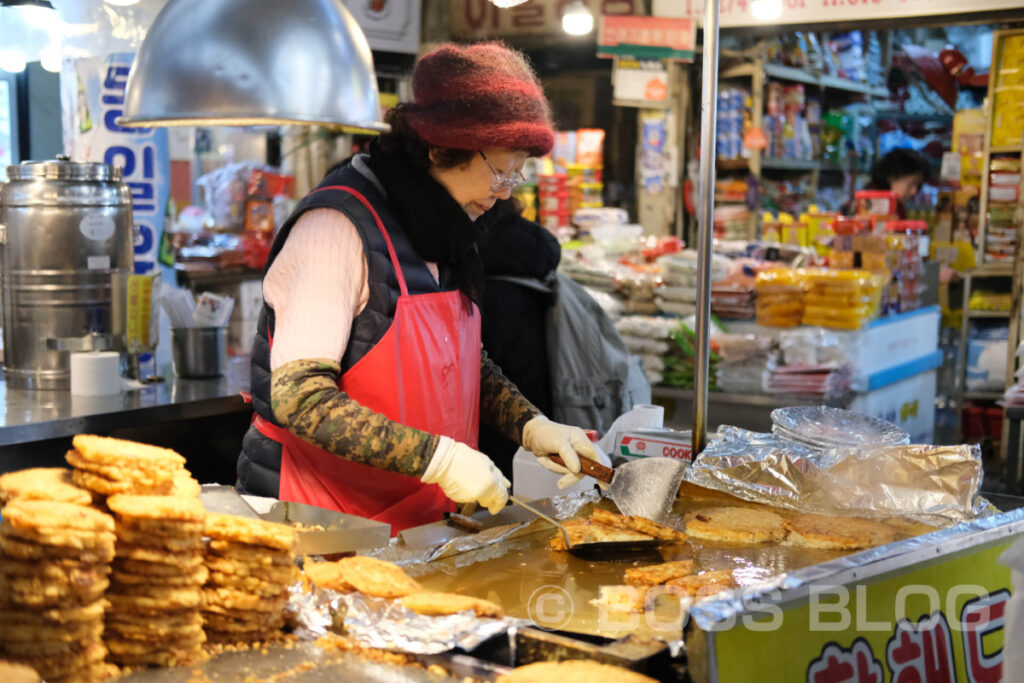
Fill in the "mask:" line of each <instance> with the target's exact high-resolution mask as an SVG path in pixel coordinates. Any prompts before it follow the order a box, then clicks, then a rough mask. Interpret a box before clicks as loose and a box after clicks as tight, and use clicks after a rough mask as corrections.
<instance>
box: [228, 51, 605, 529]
mask: <svg viewBox="0 0 1024 683" xmlns="http://www.w3.org/2000/svg"><path fill="white" fill-rule="evenodd" d="M412 86H413V95H414V100H413V101H412V102H411V103H403V104H400V105H398V106H397V107H395V108H393V109H392V110H391V111H390V112H388V114H387V116H386V121H387V122H388V123H389V124H390V126H391V131H390V132H389V133H386V134H383V135H381V136H380V138H379V139H378V140H376V141H374V142H373V143H372V144H371V146H370V151H369V153H368V154H362V155H356V156H355V157H353V159H352V161H351V163H349V164H347V165H345V166H343V167H341V168H339V169H337V170H335V171H333V172H332V173H330V174H329V175H328V176H327V177H326V178H325V179H324V180H323V181H322V182H321V184H320V186H319V187H318V188H316V189H315V190H313V191H312V192H310V193H309V194H308V195H307V196H306V197H305V198H304V199H303V200H302V201H301V202H300V203H299V205H298V206H297V207H296V209H295V211H294V212H293V213H292V215H291V216H290V217H289V218H288V220H287V221H286V222H285V223H284V225H283V226H282V228H281V230H280V231H279V232H278V235H277V237H276V238H275V241H274V245H273V247H272V249H271V252H270V257H269V259H268V261H267V266H266V270H265V272H264V278H263V298H264V306H263V310H262V312H261V314H260V321H259V325H258V330H257V335H256V340H255V344H254V348H253V355H252V395H253V404H254V409H255V412H256V414H255V416H254V419H253V424H252V426H251V427H250V428H249V430H248V431H247V433H246V435H245V437H244V439H243V442H242V453H241V454H240V456H239V459H238V481H237V484H236V486H237V488H238V489H239V490H241V491H242V492H245V493H253V494H259V495H264V496H273V497H277V498H279V499H281V500H290V501H296V502H301V503H307V504H311V505H316V506H318V507H323V508H328V509H334V510H339V511H341V512H345V513H349V514H354V515H359V516H361V517H367V518H370V519H376V520H380V521H383V522H387V523H389V524H391V527H392V532H393V533H398V532H399V531H401V530H402V529H405V528H408V527H411V526H417V525H420V524H426V523H429V522H434V521H438V520H440V519H441V518H442V517H443V514H444V513H445V512H448V511H452V510H454V509H455V503H464V502H477V503H479V504H480V505H482V506H484V507H486V508H488V509H489V510H490V511H491V512H492V513H495V512H497V511H499V510H500V509H501V508H502V507H503V506H504V505H505V502H506V501H507V498H508V486H509V482H508V480H507V479H505V477H504V476H502V474H501V472H500V471H499V469H498V468H497V467H496V466H495V465H494V463H493V462H492V461H491V459H490V458H488V457H487V456H486V455H484V454H483V453H481V452H480V451H479V450H477V448H476V445H477V430H478V426H479V422H480V421H483V422H484V423H486V424H488V425H490V426H492V427H493V428H494V429H496V430H497V431H498V432H500V433H501V434H503V435H504V436H505V437H506V438H508V439H510V440H512V441H514V442H516V443H520V444H522V445H523V446H524V447H525V448H526V449H528V450H530V451H532V452H533V453H534V454H536V455H537V456H538V457H539V458H540V460H541V463H542V464H543V465H544V467H546V468H548V469H550V470H552V471H554V472H556V473H559V474H562V475H563V479H568V480H571V479H576V478H579V477H581V476H582V475H580V474H579V470H580V463H579V458H580V457H585V458H592V459H596V458H597V454H596V452H595V450H594V447H593V444H591V443H590V441H589V439H587V437H586V434H585V433H584V432H583V431H582V430H581V429H579V428H577V427H571V426H567V425H562V424H558V423H555V422H552V421H550V420H548V419H547V418H546V417H544V415H543V413H542V411H541V410H539V409H538V408H537V407H536V406H535V405H533V404H532V403H531V402H530V401H529V400H527V399H526V397H524V396H523V394H522V393H521V392H520V391H519V390H518V389H517V388H516V387H515V385H514V384H513V383H512V382H510V381H509V380H508V379H507V378H506V377H505V376H504V374H503V373H502V372H501V370H500V369H499V368H498V367H497V366H496V365H495V364H494V363H493V362H492V361H491V360H490V359H489V358H488V356H487V354H486V353H484V352H483V351H482V349H481V341H480V337H481V333H480V312H479V309H478V306H479V305H480V304H481V302H482V301H483V299H482V295H483V290H484V269H483V266H482V264H481V261H480V256H479V253H478V251H477V248H476V241H477V239H478V237H479V236H480V232H481V228H480V226H479V225H478V223H477V221H478V219H481V217H484V216H487V215H488V214H489V213H490V212H491V211H492V209H493V207H494V206H495V203H496V202H497V201H498V200H499V199H507V198H508V197H509V196H510V193H511V190H512V188H513V187H515V186H516V185H518V184H519V183H520V182H522V175H521V174H520V169H521V168H522V166H523V163H524V162H525V161H526V159H527V157H528V156H530V155H535V156H536V155H542V154H546V153H547V152H549V151H550V150H551V148H552V146H553V144H554V130H553V128H552V123H551V115H550V108H549V106H548V102H547V100H546V99H545V97H544V93H543V89H542V88H541V85H540V82H539V81H538V79H537V76H536V75H535V74H534V72H533V70H532V69H531V68H530V66H529V65H528V64H527V63H526V61H525V60H524V58H523V57H522V55H521V54H519V53H518V52H515V51H513V50H510V49H508V48H506V47H505V46H503V45H501V44H498V43H481V44H476V45H468V46H459V45H455V44H445V45H442V46H441V47H439V48H437V49H436V50H434V51H432V52H430V53H428V54H426V55H424V56H422V57H421V58H420V59H419V60H417V63H416V65H415V67H414V70H413V76H412ZM551 454H558V455H560V456H561V458H562V459H563V460H564V462H565V466H564V467H563V466H561V465H558V464H556V463H554V462H552V461H551V460H550V459H548V458H547V457H545V456H548V455H551Z"/></svg>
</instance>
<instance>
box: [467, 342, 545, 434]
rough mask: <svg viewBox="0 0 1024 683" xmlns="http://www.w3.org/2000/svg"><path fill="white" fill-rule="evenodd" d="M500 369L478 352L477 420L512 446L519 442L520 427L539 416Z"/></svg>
mask: <svg viewBox="0 0 1024 683" xmlns="http://www.w3.org/2000/svg"><path fill="white" fill-rule="evenodd" d="M540 414H541V412H540V410H538V409H537V406H535V405H533V404H532V403H530V401H528V400H527V398H526V397H525V396H523V395H522V394H521V393H520V392H519V389H517V388H516V385H515V384H513V383H512V382H511V381H509V379H508V377H506V376H505V375H504V374H503V373H502V372H501V368H499V367H498V366H497V365H495V364H494V362H493V361H492V360H491V359H490V358H489V357H488V356H487V352H486V351H484V350H483V349H481V350H480V419H481V420H482V421H483V423H484V424H486V425H488V426H489V427H493V428H494V429H496V430H498V431H499V432H501V434H502V435H504V436H505V437H506V438H507V439H509V440H511V441H514V442H515V443H522V442H523V426H524V425H526V423H527V422H529V421H530V420H532V419H533V418H535V417H537V416H538V415H540Z"/></svg>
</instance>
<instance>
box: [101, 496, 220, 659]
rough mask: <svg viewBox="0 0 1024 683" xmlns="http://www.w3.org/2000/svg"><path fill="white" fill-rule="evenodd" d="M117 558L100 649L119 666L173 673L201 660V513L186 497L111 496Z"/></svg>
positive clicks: (109, 503) (203, 573) (193, 500)
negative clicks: (175, 668) (165, 668)
mask: <svg viewBox="0 0 1024 683" xmlns="http://www.w3.org/2000/svg"><path fill="white" fill-rule="evenodd" d="M107 506H108V507H109V508H110V511H111V512H112V513H113V515H114V517H115V524H114V528H115V532H116V534H117V555H116V557H115V558H114V563H113V573H112V575H111V583H110V588H109V589H108V591H107V596H106V597H107V600H108V601H110V604H111V609H110V611H109V612H108V613H107V617H106V632H105V634H104V641H105V644H106V646H107V649H108V650H109V651H110V655H109V658H110V660H111V661H113V662H116V663H118V664H121V665H124V666H143V665H156V666H175V665H180V664H188V663H191V662H194V661H197V660H199V659H201V657H202V654H203V643H205V642H206V637H205V634H204V632H203V618H202V614H201V612H200V609H201V606H202V599H203V595H202V587H203V584H204V583H205V582H206V578H207V571H206V567H205V566H204V565H203V528H204V519H205V517H206V510H205V509H204V508H203V505H202V503H200V502H199V499H198V498H195V497H190V496H169V495H168V496H145V495H131V494H117V495H113V496H111V497H110V498H108V499H107Z"/></svg>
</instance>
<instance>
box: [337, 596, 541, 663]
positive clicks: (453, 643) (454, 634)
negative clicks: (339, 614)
mask: <svg viewBox="0 0 1024 683" xmlns="http://www.w3.org/2000/svg"><path fill="white" fill-rule="evenodd" d="M341 600H342V602H343V603H344V605H345V606H346V608H347V612H346V614H345V622H344V623H345V635H347V636H349V637H350V638H352V639H353V640H355V641H356V642H358V643H359V644H360V645H363V646H365V647H374V648H379V649H384V650H399V651H401V652H409V653H412V654H419V655H433V654H439V653H441V652H448V651H450V650H454V649H456V648H461V649H463V650H465V651H467V652H468V651H470V650H472V649H474V648H475V647H476V646H478V645H479V644H480V643H482V642H484V641H485V640H488V639H490V638H493V637H494V636H498V635H501V634H502V633H506V632H507V631H508V630H509V629H510V628H512V627H515V626H521V625H528V624H529V622H527V621H524V620H521V619H484V618H480V617H478V616H476V614H474V613H473V612H469V611H466V612H459V613H458V614H449V615H446V616H437V617H428V616H424V615H422V614H415V613H414V612H412V611H410V610H408V609H406V608H405V607H403V606H402V604H401V603H400V602H399V601H397V600H384V599H382V598H371V597H367V596H365V595H363V594H361V593H346V594H342V595H341Z"/></svg>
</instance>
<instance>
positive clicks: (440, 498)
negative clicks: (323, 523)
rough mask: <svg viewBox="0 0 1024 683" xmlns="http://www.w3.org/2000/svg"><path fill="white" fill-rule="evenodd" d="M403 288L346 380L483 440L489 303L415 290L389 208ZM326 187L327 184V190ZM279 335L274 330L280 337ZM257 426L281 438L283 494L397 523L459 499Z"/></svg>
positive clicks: (405, 412) (462, 436)
mask: <svg viewBox="0 0 1024 683" xmlns="http://www.w3.org/2000/svg"><path fill="white" fill-rule="evenodd" d="M320 189H322V190H342V191H345V192H348V193H349V194H351V195H352V196H354V197H355V198H356V199H358V200H359V201H360V202H362V203H363V205H365V206H366V208H367V209H369V210H370V213H371V214H373V219H374V221H375V222H376V223H377V228H378V229H379V230H380V232H381V234H382V235H383V236H384V241H385V242H386V243H387V247H388V254H389V256H390V257H391V265H392V267H393V268H394V269H395V275H396V276H397V278H398V287H399V291H400V296H399V297H398V304H397V308H396V310H395V317H394V320H393V321H392V323H391V327H389V328H388V330H387V332H385V333H384V337H383V338H382V339H381V340H380V341H379V342H377V344H376V345H375V346H374V347H373V348H372V349H370V351H369V352H367V354H366V355H365V356H363V357H362V358H361V359H360V360H359V361H358V362H357V363H356V364H355V365H354V366H353V367H352V368H350V369H349V370H348V372H346V373H344V374H343V375H342V377H341V379H340V380H339V381H338V388H339V389H340V390H342V391H344V392H345V393H347V394H348V395H349V396H350V397H352V399H353V400H355V401H358V402H359V403H360V404H362V405H364V406H366V407H367V408H370V409H371V410H373V411H375V412H378V413H381V414H383V415H385V416H386V417H388V418H390V419H391V420H394V421H395V422H399V423H401V424H404V425H407V426H409V427H415V428H416V429H422V430H424V431H428V432H431V433H433V434H442V435H444V436H449V437H451V438H453V439H455V440H456V441H462V442H463V443H467V444H469V445H470V446H473V447H476V443H477V432H478V425H479V415H480V312H479V310H478V309H477V307H476V305H475V304H474V303H473V302H472V301H470V300H469V298H468V297H467V296H466V295H465V294H463V293H462V292H459V291H454V292H436V293H431V294H417V295H410V294H409V291H408V288H407V287H406V283H405V276H404V275H403V273H402V268H401V266H400V265H399V263H398V257H397V256H396V254H395V249H394V246H393V245H392V244H391V238H390V236H389V235H388V232H387V230H386V229H385V228H384V224H383V223H382V222H381V220H380V216H379V215H377V212H376V211H375V210H374V209H373V207H372V206H371V205H370V203H369V201H367V199H366V198H365V197H364V196H363V195H362V194H360V193H359V192H357V191H356V190H354V189H352V188H350V187H345V186H340V185H336V186H330V187H324V188H320ZM317 191H319V190H317ZM271 344H273V340H271ZM255 425H256V428H257V429H258V430H259V431H260V432H261V433H262V434H263V435H264V436H267V437H269V438H271V439H273V440H274V441H277V442H279V443H280V444H281V485H280V490H279V492H278V497H279V498H280V499H281V500H289V501H295V502H298V503H306V504H309V505H315V506H317V507H322V508H326V509H329V510H339V511H341V512H344V513H346V514H351V515H358V516H360V517H366V518H369V519H375V520H378V521H381V522H386V523H388V524H390V525H391V533H392V534H397V533H398V532H399V531H401V530H403V529H407V528H409V527H413V526H418V525H420V524H428V523H430V522H436V521H438V520H440V519H441V518H442V517H443V515H444V513H445V512H451V511H453V510H454V509H455V503H453V502H452V501H451V500H449V499H448V498H447V497H446V496H445V495H444V493H443V492H442V491H441V488H440V487H439V486H437V485H436V484H424V483H423V482H421V481H420V480H419V479H418V478H416V477H410V476H407V475H404V474H398V473H396V472H391V471H389V470H382V469H378V468H376V467H370V466H368V465H362V464H359V463H354V462H352V461H350V460H346V459H345V458H343V457H341V456H338V455H334V454H331V453H329V452H327V451H325V450H323V449H321V448H319V447H317V446H314V445H312V444H310V443H308V442H306V441H304V440H302V439H300V438H299V437H297V436H295V435H294V434H292V433H291V432H289V431H288V430H286V429H283V428H281V427H278V426H276V425H273V424H271V423H270V422H268V421H266V420H264V419H262V418H260V417H259V416H258V415H257V416H256V419H255Z"/></svg>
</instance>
